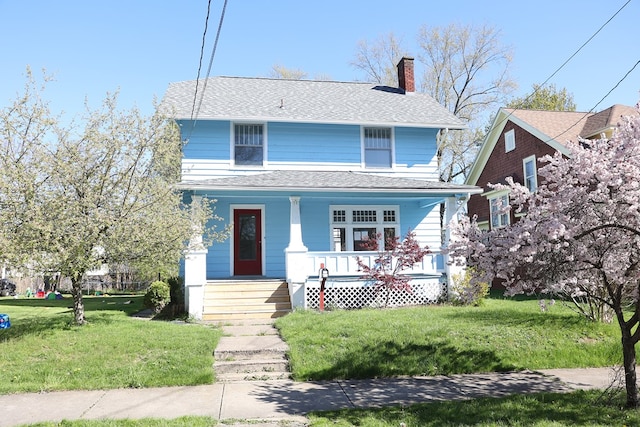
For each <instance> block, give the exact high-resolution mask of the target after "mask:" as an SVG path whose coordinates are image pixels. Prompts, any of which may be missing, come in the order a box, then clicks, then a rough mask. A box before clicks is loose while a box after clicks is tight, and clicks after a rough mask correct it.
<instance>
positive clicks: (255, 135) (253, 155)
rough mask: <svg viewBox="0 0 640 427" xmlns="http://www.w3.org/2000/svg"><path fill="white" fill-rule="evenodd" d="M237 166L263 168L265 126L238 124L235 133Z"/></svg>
mask: <svg viewBox="0 0 640 427" xmlns="http://www.w3.org/2000/svg"><path fill="white" fill-rule="evenodd" d="M233 140H234V159H235V164H236V165H245V166H262V162H263V160H264V126H263V125H255V124H236V125H235V126H234V132H233Z"/></svg>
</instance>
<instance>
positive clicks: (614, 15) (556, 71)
mask: <svg viewBox="0 0 640 427" xmlns="http://www.w3.org/2000/svg"><path fill="white" fill-rule="evenodd" d="M629 3H631V0H627V2H626V3H625V4H623V5H622V7H620V9H618V11H617V12H616V13H614V14H613V16H611V18H609V19H607V22H605V23H604V24H602V26H600V28H598V31H596V32H595V33H593V35H592V36H591V37H589V39H588V40H587V41H586V42H584V43H583V44H582V46H580V47H579V48H578V50H576V51H575V52H574V53H573V55H571V56H570V57H569V59H567V60H566V61H564V62H563V63H562V65H561V66H560V67H558V69H557V70H555V71H554V72H553V74H551V75H550V76H549V77H548V78H547V79H546V80H545V81H544V82H543V83H542V84H541V85H540V89H541V88H542V87H543V86H544V85H546V84H547V82H548V81H549V80H551V79H552V78H553V77H554V76H555V75H556V74H558V72H559V71H560V70H562V69H563V68H564V66H565V65H567V63H568V62H569V61H571V60H572V59H573V57H574V56H576V55H577V54H578V52H580V51H581V50H582V48H584V47H585V46H586V45H587V44H589V42H590V41H591V40H593V38H594V37H595V36H597V35H598V33H600V31H602V29H603V28H604V27H606V26H607V24H609V22H611V21H612V20H613V18H615V17H616V16H617V15H618V14H619V13H620V12H621V11H622V9H624V8H625V7H627V5H628V4H629ZM536 92H537V90H534V91H533V92H532V93H531V95H529V96H528V97H526V98H525V101H527V100H529V98H531V97H532V96H533V95H534V94H535V93H536Z"/></svg>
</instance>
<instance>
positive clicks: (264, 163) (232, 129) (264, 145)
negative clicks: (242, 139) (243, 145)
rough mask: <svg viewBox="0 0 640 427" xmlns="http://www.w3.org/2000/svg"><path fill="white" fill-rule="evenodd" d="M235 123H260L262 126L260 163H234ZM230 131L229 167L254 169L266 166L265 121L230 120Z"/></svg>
mask: <svg viewBox="0 0 640 427" xmlns="http://www.w3.org/2000/svg"><path fill="white" fill-rule="evenodd" d="M236 125H261V126H262V165H236ZM230 128H231V130H230V132H229V134H230V135H231V141H229V144H230V148H229V153H230V154H231V155H230V156H229V163H230V164H231V167H238V168H251V169H256V168H263V167H266V166H267V163H268V162H267V153H268V152H269V150H267V146H268V144H267V141H268V134H269V132H268V126H267V123H264V122H256V121H241V120H238V121H232V122H231V123H230Z"/></svg>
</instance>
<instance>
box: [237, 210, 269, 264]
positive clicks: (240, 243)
mask: <svg viewBox="0 0 640 427" xmlns="http://www.w3.org/2000/svg"><path fill="white" fill-rule="evenodd" d="M233 224H234V225H233V242H234V243H233V274H234V275H235V276H261V275H262V213H261V211H260V209H235V210H234V211H233Z"/></svg>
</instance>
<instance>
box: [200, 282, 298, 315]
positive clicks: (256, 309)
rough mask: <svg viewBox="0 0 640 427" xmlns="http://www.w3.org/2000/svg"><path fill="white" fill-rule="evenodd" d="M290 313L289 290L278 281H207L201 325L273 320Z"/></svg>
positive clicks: (285, 284) (284, 284)
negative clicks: (210, 322) (248, 320)
mask: <svg viewBox="0 0 640 427" xmlns="http://www.w3.org/2000/svg"><path fill="white" fill-rule="evenodd" d="M290 312H291V300H290V298H289V288H288V285H287V282H285V281H282V280H229V281H211V282H208V283H207V286H206V287H205V292H204V307H203V314H202V320H204V321H214V322H216V321H217V322H224V321H234V320H243V319H273V318H276V317H282V316H284V315H286V314H287V313H290Z"/></svg>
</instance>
